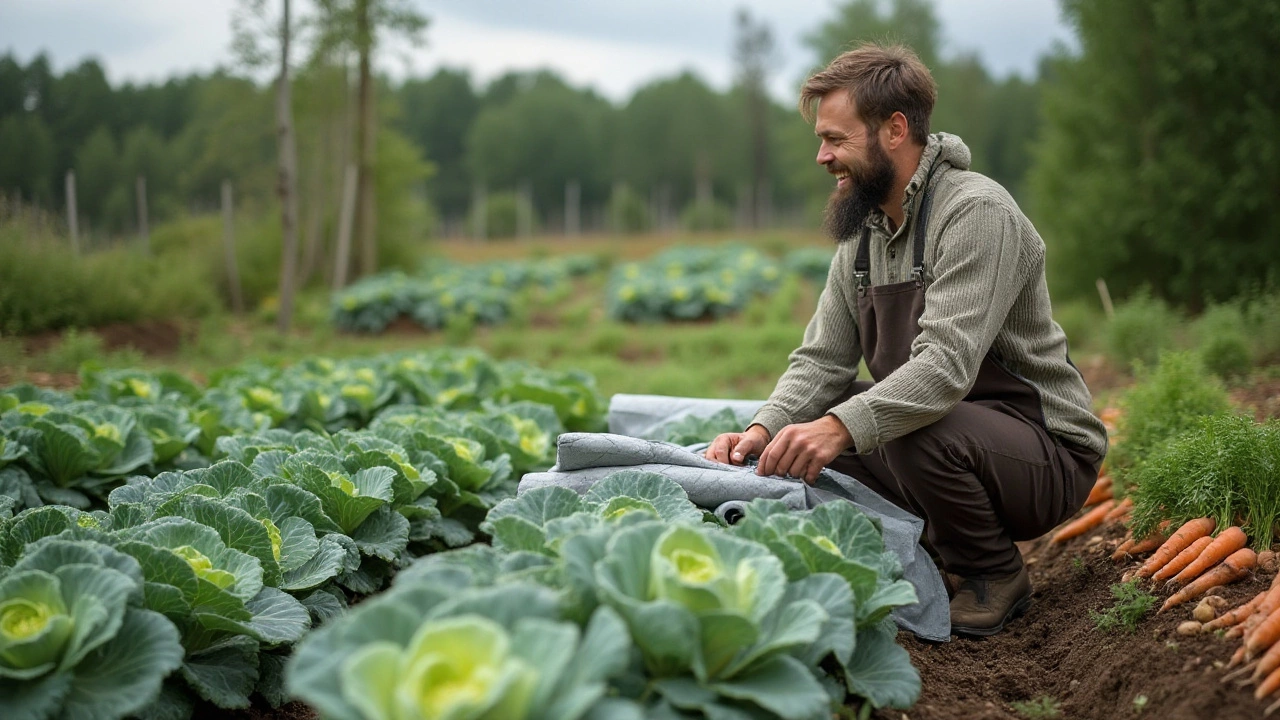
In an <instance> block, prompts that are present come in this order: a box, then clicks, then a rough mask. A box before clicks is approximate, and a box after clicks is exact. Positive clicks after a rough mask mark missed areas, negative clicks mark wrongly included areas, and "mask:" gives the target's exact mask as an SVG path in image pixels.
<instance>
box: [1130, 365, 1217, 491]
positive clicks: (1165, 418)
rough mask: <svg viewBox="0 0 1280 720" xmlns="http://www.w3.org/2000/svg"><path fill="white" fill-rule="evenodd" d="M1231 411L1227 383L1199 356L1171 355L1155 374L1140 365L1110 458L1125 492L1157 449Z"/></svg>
mask: <svg viewBox="0 0 1280 720" xmlns="http://www.w3.org/2000/svg"><path fill="white" fill-rule="evenodd" d="M1227 407H1228V402H1227V393H1226V390H1224V389H1223V387H1222V383H1221V382H1220V381H1219V380H1218V379H1217V378H1216V377H1214V376H1212V375H1210V374H1209V373H1207V372H1206V371H1205V369H1204V366H1203V365H1202V364H1201V363H1200V360H1199V359H1198V358H1197V357H1196V356H1194V355H1191V354H1189V353H1166V354H1164V355H1161V356H1160V361H1159V363H1158V364H1157V365H1156V366H1155V367H1154V368H1147V367H1145V366H1142V365H1139V366H1138V383H1137V384H1136V385H1134V386H1133V387H1132V388H1130V389H1129V390H1128V391H1127V392H1125V394H1124V395H1123V396H1122V397H1121V399H1120V408H1121V411H1122V413H1121V416H1120V423H1119V426H1118V427H1117V433H1116V434H1117V435H1118V436H1119V437H1118V439H1117V440H1116V442H1115V445H1114V447H1112V448H1111V451H1110V453H1109V454H1108V457H1107V464H1108V465H1110V466H1111V468H1112V470H1113V471H1114V472H1113V474H1112V475H1113V478H1114V479H1115V481H1116V483H1117V484H1118V486H1119V487H1118V489H1119V490H1120V492H1121V493H1122V494H1123V493H1125V492H1127V488H1128V486H1129V475H1130V474H1131V472H1133V471H1135V470H1136V469H1137V468H1138V467H1139V466H1141V464H1142V462H1143V461H1144V460H1145V459H1146V458H1147V456H1148V455H1150V454H1151V453H1152V452H1153V451H1154V450H1155V449H1157V448H1158V447H1160V446H1161V445H1163V444H1164V443H1165V442H1167V441H1168V440H1169V439H1170V438H1172V437H1174V436H1176V435H1178V434H1179V433H1181V432H1184V431H1186V430H1188V429H1190V428H1192V427H1194V426H1195V424H1196V421H1197V420H1198V419H1199V418H1201V417H1203V416H1205V415H1212V414H1213V413H1217V412H1222V411H1225V410H1226V409H1227Z"/></svg>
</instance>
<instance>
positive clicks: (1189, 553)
mask: <svg viewBox="0 0 1280 720" xmlns="http://www.w3.org/2000/svg"><path fill="white" fill-rule="evenodd" d="M1211 544H1213V538H1211V537H1209V536H1208V535H1205V536H1204V537H1202V538H1200V539H1199V540H1196V541H1195V542H1193V543H1191V544H1190V545H1188V546H1187V547H1186V549H1185V550H1183V551H1182V552H1180V553H1178V554H1177V555H1175V556H1174V558H1173V559H1172V560H1170V561H1169V562H1167V563H1165V564H1164V567H1162V568H1160V569H1159V570H1157V571H1155V573H1153V574H1152V575H1151V579H1152V580H1155V581H1157V582H1159V581H1160V580H1168V579H1169V578H1171V577H1173V576H1174V575H1177V574H1178V573H1179V572H1180V571H1181V570H1182V569H1183V568H1185V567H1186V566H1188V565H1190V564H1191V563H1192V562H1193V561H1194V560H1195V559H1196V558H1198V557H1200V554H1201V553H1203V552H1204V551H1205V549H1206V548H1208V547H1209V546H1210V545H1211ZM1219 560H1221V558H1219ZM1214 564H1215V565H1216V564H1217V563H1214Z"/></svg>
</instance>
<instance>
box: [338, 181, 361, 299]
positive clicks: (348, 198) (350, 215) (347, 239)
mask: <svg viewBox="0 0 1280 720" xmlns="http://www.w3.org/2000/svg"><path fill="white" fill-rule="evenodd" d="M355 214H356V166H355V163H347V172H346V175H345V176H344V177H343V178H342V207H341V208H339V210H338V248H337V257H335V258H334V261H333V291H334V292H337V291H339V290H341V289H342V288H344V287H346V286H347V267H348V266H349V264H350V262H351V226H352V225H353V224H355Z"/></svg>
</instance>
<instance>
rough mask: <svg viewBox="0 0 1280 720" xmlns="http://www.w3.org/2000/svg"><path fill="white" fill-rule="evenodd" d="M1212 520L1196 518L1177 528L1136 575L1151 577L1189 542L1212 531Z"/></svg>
mask: <svg viewBox="0 0 1280 720" xmlns="http://www.w3.org/2000/svg"><path fill="white" fill-rule="evenodd" d="M1213 527H1214V522H1213V520H1211V519H1209V518H1196V519H1195V520H1190V521H1188V522H1187V523H1185V524H1184V525H1183V526H1182V527H1180V528H1178V531H1177V532H1175V533H1174V534H1173V535H1172V536H1171V537H1170V538H1169V539H1168V540H1167V541H1165V543H1164V544H1163V545H1161V546H1160V548H1159V549H1158V550H1156V552H1155V554H1154V555H1152V556H1151V558H1150V559H1148V560H1147V562H1146V563H1145V564H1144V565H1143V566H1142V568H1141V569H1139V570H1138V577H1144V578H1145V577H1151V576H1152V574H1154V573H1155V571H1157V570H1159V569H1160V568H1162V567H1164V566H1165V565H1166V564H1167V563H1168V562H1169V561H1170V560H1172V559H1173V558H1174V557H1176V556H1177V554H1178V553H1180V552H1182V551H1183V550H1186V549H1187V546H1188V545H1190V544H1191V543H1193V542H1195V541H1196V540H1199V539H1200V538H1202V537H1204V536H1205V535H1208V534H1209V533H1211V532H1213Z"/></svg>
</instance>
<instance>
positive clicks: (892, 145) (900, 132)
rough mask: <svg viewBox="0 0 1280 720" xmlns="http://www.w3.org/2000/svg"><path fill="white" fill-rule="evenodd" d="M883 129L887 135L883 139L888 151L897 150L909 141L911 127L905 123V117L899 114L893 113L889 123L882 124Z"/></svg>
mask: <svg viewBox="0 0 1280 720" xmlns="http://www.w3.org/2000/svg"><path fill="white" fill-rule="evenodd" d="M884 128H885V130H886V132H888V135H889V137H887V138H885V139H884V142H885V145H886V146H887V147H888V148H889V149H890V150H897V149H898V148H899V147H900V146H902V145H903V144H905V143H906V142H907V141H909V140H910V139H911V125H910V124H909V123H908V122H907V116H906V115H903V114H902V113H901V112H895V113H894V114H892V115H890V116H889V121H888V122H886V123H885V124H884Z"/></svg>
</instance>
